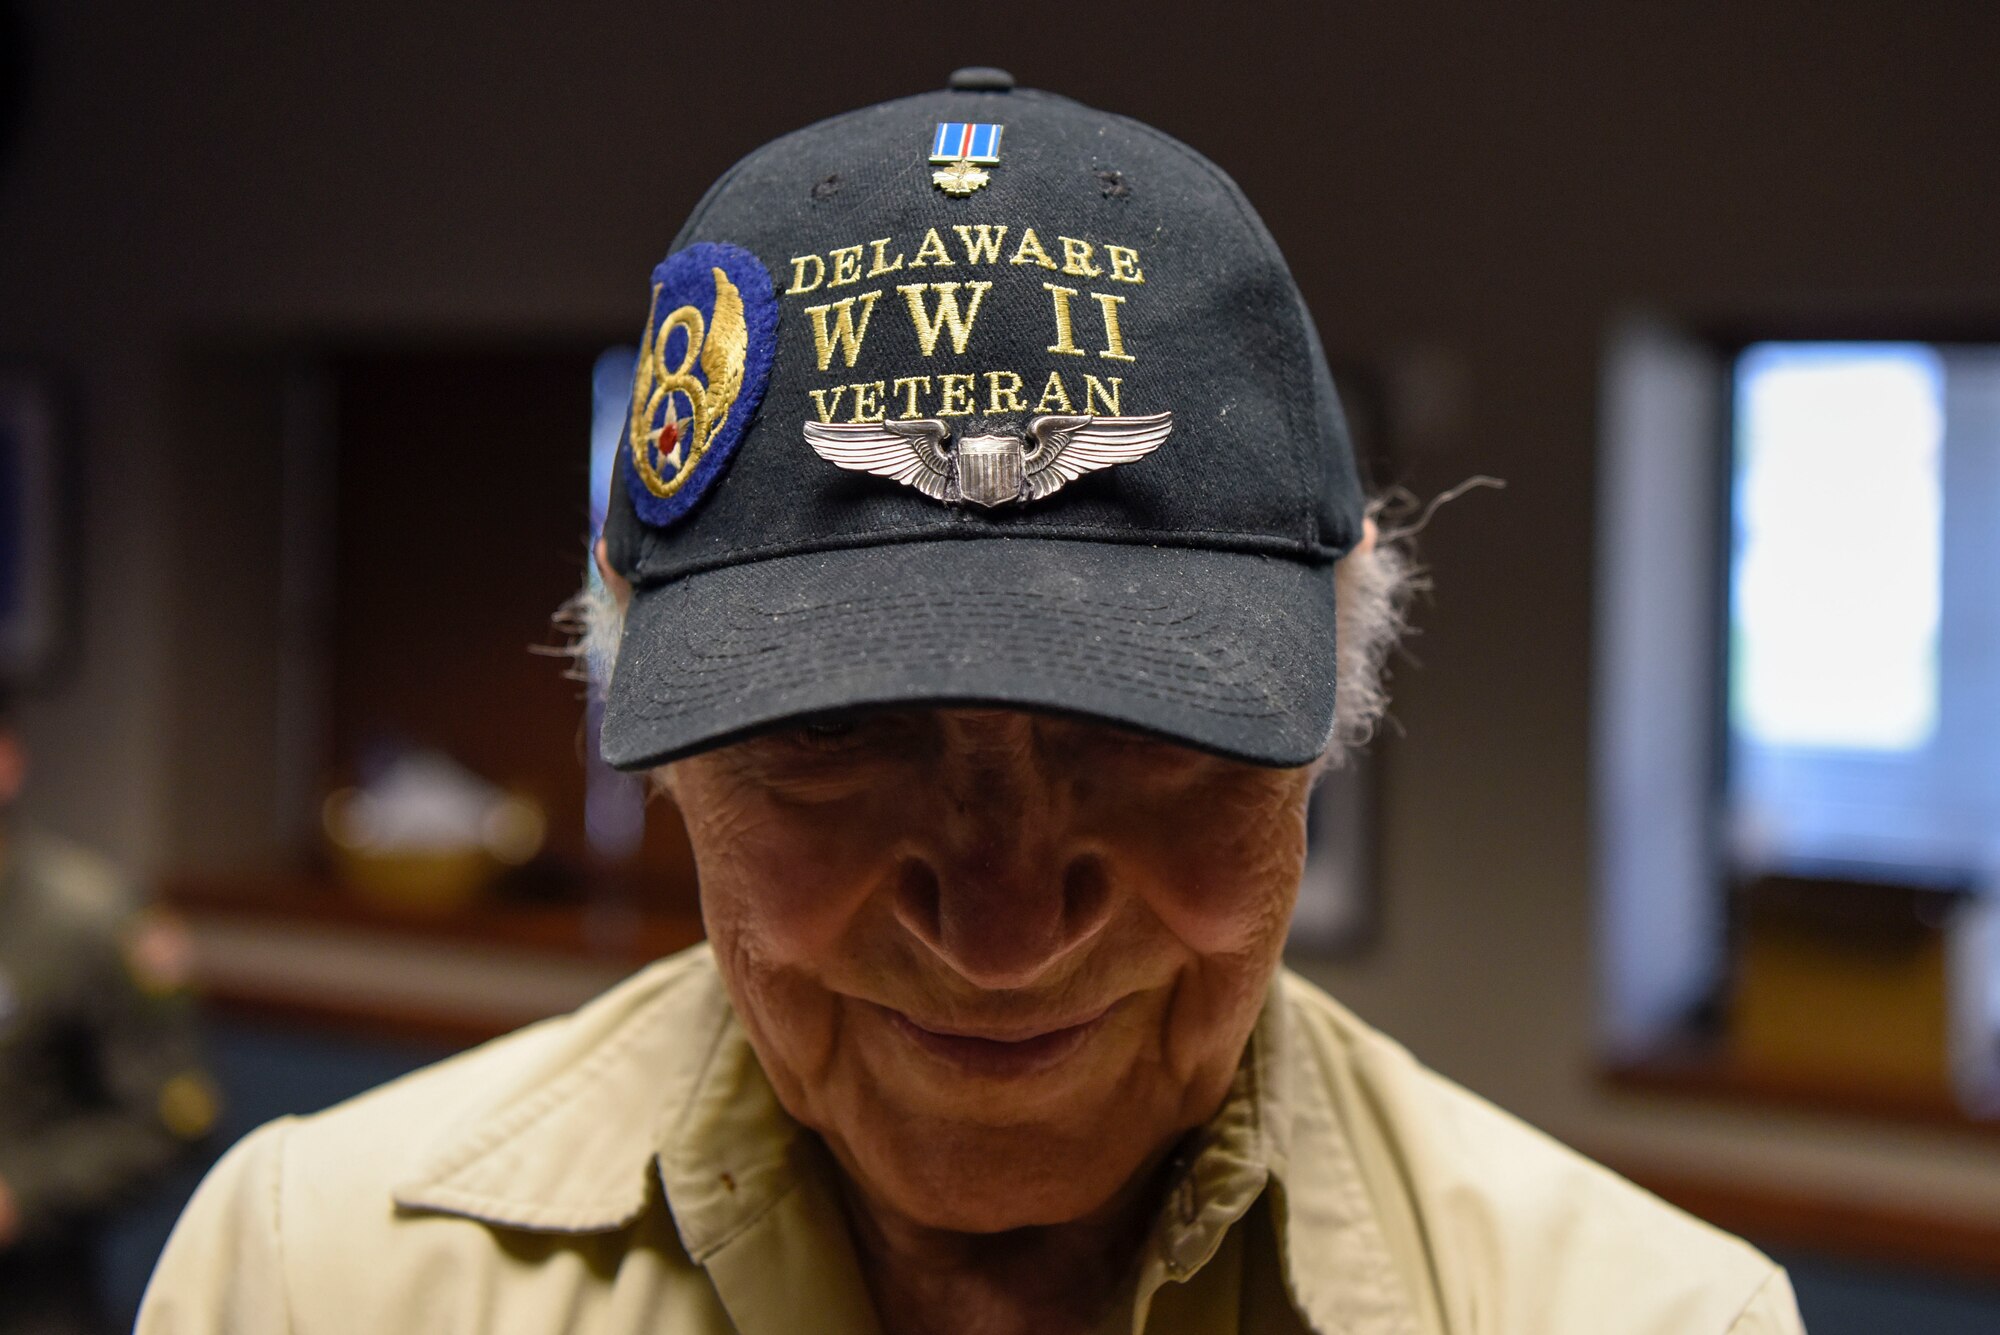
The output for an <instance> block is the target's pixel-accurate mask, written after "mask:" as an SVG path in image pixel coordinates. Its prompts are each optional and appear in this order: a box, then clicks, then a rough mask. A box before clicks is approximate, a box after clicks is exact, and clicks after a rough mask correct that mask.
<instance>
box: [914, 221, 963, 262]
mask: <svg viewBox="0 0 2000 1335" xmlns="http://www.w3.org/2000/svg"><path fill="white" fill-rule="evenodd" d="M957 263H958V261H956V260H954V259H952V257H951V252H950V251H948V250H946V249H945V248H944V238H943V237H941V236H939V235H938V229H937V228H935V227H933V228H931V230H930V231H928V232H925V233H924V244H922V245H921V246H918V247H917V257H916V258H915V259H913V260H911V261H910V267H911V268H912V269H921V268H923V267H924V266H925V265H926V264H944V265H955V264H957Z"/></svg>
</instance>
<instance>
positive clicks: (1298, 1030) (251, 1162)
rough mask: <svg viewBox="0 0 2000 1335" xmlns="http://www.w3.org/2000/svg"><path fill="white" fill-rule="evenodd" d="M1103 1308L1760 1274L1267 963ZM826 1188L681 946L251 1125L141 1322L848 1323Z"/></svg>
mask: <svg viewBox="0 0 2000 1335" xmlns="http://www.w3.org/2000/svg"><path fill="white" fill-rule="evenodd" d="M1183 1159H1184V1162H1183V1163H1182V1165H1181V1167H1180V1169H1179V1175H1178V1177H1177V1178H1176V1179H1175V1180H1174V1185H1173V1186H1172V1187H1171V1188H1170V1189H1169V1191H1168V1193H1167V1195H1166V1198H1165V1200H1164V1202H1163V1204H1162V1207H1161V1210H1160V1213H1159V1217H1158V1219H1157V1221H1156V1225H1155V1228H1154V1232H1153V1236H1152V1239H1151V1242H1150V1243H1149V1245H1148V1247H1147V1248H1146V1250H1145V1252H1144V1254H1143V1256H1142V1258H1141V1262H1140V1266H1139V1270H1138V1273H1137V1274H1136V1275H1135V1276H1134V1278H1133V1281H1132V1283H1131V1286H1130V1288H1129V1290H1128V1292H1127V1294H1126V1297H1125V1300H1124V1302H1123V1303H1122V1304H1121V1306H1120V1307H1119V1308H1118V1310H1116V1311H1114V1312H1113V1313H1111V1315H1110V1317H1109V1318H1108V1319H1107V1321H1106V1323H1105V1325H1104V1327H1103V1329H1104V1331H1105V1332H1106V1335H1111V1333H1112V1332H1125V1331H1131V1332H1145V1333H1146V1335H1191V1333H1192V1332H1197V1331H1199V1332H1204V1333H1214V1332H1220V1333H1221V1335H1228V1333H1229V1332H1237V1331H1241V1332H1245V1335H1248V1333H1250V1332H1257V1333H1258V1335H1263V1333H1264V1332H1287V1333H1288V1335H1290V1333H1294V1332H1300V1333H1302V1332H1308V1331H1310V1332H1317V1333H1318V1335H1335V1333H1336V1332H1338V1333H1339V1335H1433V1333H1436V1332H1450V1335H1502V1332H1505V1333H1507V1335H1670V1333H1671V1335H1725V1332H1728V1333H1731V1335H1782V1333H1785V1332H1798V1331H1800V1330H1801V1326H1800V1324H1799V1318H1798V1314H1797V1311H1796V1309H1795V1308H1794V1306H1793V1301H1792V1293H1791V1288H1790V1285H1789V1284H1788V1283H1787V1281H1786V1279H1785V1275H1784V1272H1783V1271H1781V1270H1779V1269H1778V1268H1777V1267H1775V1266H1774V1265H1772V1263H1771V1262H1770V1261H1768V1260H1766V1259H1765V1258H1764V1257H1763V1256H1761V1255H1759V1254H1758V1253H1757V1252H1756V1251H1754V1250H1753V1249H1751V1248H1750V1247H1749V1246H1747V1245H1745V1244H1744V1243H1742V1242H1739V1241H1737V1240H1736V1239H1734V1238H1731V1237H1729V1236H1727V1235H1725V1234H1723V1233H1720V1232H1717V1231H1716V1230H1715V1229H1712V1228H1710V1227H1708V1226H1707V1225H1706V1224H1703V1223H1700V1222H1698V1221H1697V1220H1694V1219H1692V1218H1690V1217H1688V1216H1687V1215H1684V1214H1682V1213H1680V1212H1679V1211H1677V1210H1674V1209H1672V1208H1670V1207H1669V1206H1667V1205H1664V1204H1662V1203H1661V1202H1660V1201H1658V1200H1656V1199H1654V1198H1653V1197H1651V1196H1648V1195H1646V1194H1645V1193H1644V1192H1642V1191H1640V1190H1638V1189H1637V1188H1635V1187H1633V1186H1631V1185H1630V1184H1628V1183H1626V1182H1624V1181H1623V1180H1621V1179H1619V1178H1617V1177H1615V1176H1613V1175H1612V1174H1611V1173H1609V1172H1607V1171H1605V1170H1604V1169H1602V1168H1600V1167H1598V1166H1597V1165H1595V1164H1593V1163H1590V1162H1589V1161H1587V1160H1585V1159H1582V1158H1580V1157H1578V1156H1577V1155H1576V1154H1573V1153H1572V1152H1570V1151H1569V1150H1567V1149H1565V1148H1564V1147H1563V1146H1561V1145H1558V1144H1556V1143H1555V1142H1554V1141H1552V1140H1549V1139H1548V1138H1546V1137H1544V1136H1543V1135H1541V1134H1540V1133H1539V1132H1536V1131H1534V1130H1532V1129H1531V1128H1529V1127H1527V1126H1525V1125H1523V1124H1522V1123H1520V1122H1518V1121H1515V1120H1514V1119H1513V1118H1511V1117H1509V1116H1508V1115H1507V1114H1505V1113H1503V1112H1500V1111H1498V1110H1497V1109H1495V1108H1493V1107H1492V1106H1490V1105H1489V1104H1487V1103H1485V1102H1483V1101H1481V1100H1480V1099H1478V1098H1477V1097H1475V1096H1473V1095H1471V1094H1469V1093H1467V1092H1465V1091H1464V1090H1462V1089H1460V1088H1458V1087H1457V1086H1455V1085H1452V1084H1451V1083H1449V1082H1448V1081H1446V1080H1444V1079H1442V1078H1441V1077H1439V1076H1437V1075H1435V1074H1433V1073H1432V1072H1430V1071H1427V1070H1425V1069H1424V1068H1423V1067H1422V1066H1419V1065H1418V1064H1417V1063H1416V1062H1415V1061H1414V1060H1413V1059H1412V1058H1411V1057H1410V1055H1409V1054H1408V1053H1407V1052H1405V1051H1404V1050H1403V1049H1402V1048H1400V1047H1398V1046H1397V1045H1396V1044H1394V1043H1393V1042H1391V1041H1389V1040H1388V1039H1386V1038H1384V1037H1383V1036H1381V1035H1380V1034H1378V1033H1376V1032H1375V1031H1373V1030H1371V1029H1369V1028H1368V1027H1367V1026H1365V1025H1363V1024H1362V1023H1361V1022H1360V1021H1359V1020H1357V1019H1355V1018H1354V1017H1353V1016H1352V1015H1350V1014H1348V1013H1347V1012H1346V1011H1345V1010H1343V1009H1342V1008H1341V1007H1340V1006H1339V1005H1337V1004H1336V1003H1335V1002H1334V1001H1332V1000H1331V999H1330V998H1328V997H1327V996H1326V995H1325V994H1324V993H1322V992H1320V991H1318V990H1317V989H1315V988H1314V987H1312V986H1311V985H1310V984H1308V983H1306V982H1305V981H1304V980H1302V979H1300V978H1298V977H1296V976H1294V975H1291V974H1283V975H1281V976H1280V977H1279V979H1278V980H1277V981H1276V982H1275V983H1274V984H1273V986H1272V990H1271V996H1270V1000H1269V1002H1268V1003H1267V1005H1266V1007H1265V1010H1264V1014H1263V1016H1262V1018H1261V1019H1260V1021H1259V1024H1258V1028H1257V1031H1256V1034H1255V1036H1254V1037H1253V1038H1252V1041H1251V1043H1250V1045H1249V1048H1248V1050H1247V1051H1246V1053H1245V1056H1244V1062H1243V1066H1242V1068H1241V1070H1240V1071H1239V1073H1238V1076H1237V1081H1236V1085H1235V1088H1234V1090H1233V1091H1232V1093H1231V1096H1230V1098H1229V1099H1228V1101H1227V1102H1226V1103H1225V1105H1224V1107H1223V1109H1222V1111H1221V1112H1220V1113H1219V1114H1218V1115H1217V1116H1216V1118H1215V1119H1214V1120H1213V1121H1212V1122H1211V1123H1210V1124H1209V1125H1208V1126H1207V1127H1206V1128H1204V1130H1203V1131H1202V1133H1201V1134H1200V1135H1199V1136H1198V1137H1197V1138H1196V1139H1195V1140H1194V1141H1193V1142H1192V1143H1191V1145H1190V1148H1189V1149H1188V1151H1187V1152H1186V1154H1185V1155H1184V1156H1183ZM831 1173H832V1169H831V1167H830V1163H829V1161H828V1159H827V1157H826V1154H825V1151H824V1149H823V1148H822V1147H821V1145H820V1143H819V1141H818V1140H817V1138H816V1137H813V1136H811V1135H809V1134H805V1133H802V1131H801V1129H800V1128H799V1127H798V1125H797V1124H796V1123H794V1122H793V1121H792V1120H791V1119H790V1118H789V1117H788V1116H786V1114H785V1113H784V1112H783V1110H782V1109H781V1108H780V1107H779V1106H778V1103H777V1100H776V1098H775V1097H774V1095H773V1094H772V1092H771V1087H770V1085H769V1083H768V1082H767V1080H766V1079H765V1077H764V1073H763V1070H762V1069H761V1068H760V1067H759V1065H758V1063H757V1060H756V1058H755V1056H754V1054H753V1053H752V1051H751V1049H750V1045H749V1043H748V1041H747V1040H746V1038H745V1037H744V1033H743V1029H742V1027H741V1026H740V1025H739V1024H738V1023H737V1020H736V1018H735V1016H734V1014H733V1013H732V1011H731V1009H730V1006H729V1003H728V1000H727V998H726V996H725V994H724V992H723V989H722V985H721V980H720V978H719V977H718V975H717V973H716V969H715V964H714V961H713V959H712V958H711V956H710V954H709V952H708V950H707V949H706V948H705V947H697V948H695V949H693V950H690V951H687V952H685V953H683V954H681V955H677V956H675V957H673V958H672V959H668V960H663V961H661V962H660V963H658V964H655V965H652V966H651V967H649V968H647V969H645V970H644V971H642V972H641V973H639V974H638V975H636V976H635V977H633V978H631V979H630V980H628V981H626V982H624V983H622V984H620V985H619V986H618V987H616V988H614V989H613V990H612V991H610V992H608V993H606V994H605V995H604V996H603V997H600V998H599V999H598V1000H596V1001H594V1002H592V1003H591V1004H589V1005H588V1006H585V1007H584V1008H583V1009H581V1010H579V1011H577V1012H576V1013H575V1014H573V1015H569V1016H565V1017H562V1018H559V1019H555V1020H550V1021H547V1022H545V1023H543V1024H539V1025H535V1026H533V1027H531V1028H528V1029H525V1030H522V1031H521V1032H519V1033H517V1034H513V1035H510V1036H509V1037H506V1038H503V1039H500V1040H498V1041H496V1042H493V1043H489V1044H487V1045H486V1046H484V1047H481V1048H478V1049H475V1050H473V1051H471V1052H468V1053H465V1054H463V1055H461V1056H458V1057H455V1058H453V1059H451V1060H450V1061H446V1062H443V1063H441V1064H439V1065H437V1066H434V1067H431V1068H430V1069H428V1070H425V1071H420V1072H418V1073H416V1074H414V1075H412V1076H409V1077H407V1078H405V1079H402V1080H399V1081H396V1082H395V1083H393V1084H390V1085H387V1086H384V1087H383V1088H381V1089H378V1090H376V1091H374V1092H372V1093H369V1094H366V1095H363V1096H362V1097H360V1098H358V1099H355V1100H353V1101H351V1102H349V1103H345V1104H342V1105H340V1106H339V1107H337V1108H334V1109H332V1110H330V1111H327V1112H324V1113H320V1114H318V1115H316V1116H313V1117H307V1118H287V1119H284V1120H282V1121H279V1122H274V1123H272V1124H270V1125H269V1126H266V1127H264V1128H263V1129H261V1130H259V1131H257V1132H256V1133H254V1134H253V1135H251V1136H249V1137H248V1138H246V1139H245V1140H244V1141H243V1142H242V1144H240V1145H238V1146H237V1147H236V1148H235V1149H234V1150H232V1151H231V1152H230V1154H229V1155H228V1156H227V1157H226V1158H225V1159H224V1160H223V1161H222V1162H221V1163H219V1164H218V1165H216V1168H215V1170H214V1171H213V1172H212V1173H211V1174H210V1175H209V1177H208V1180H207V1181H206V1182H205V1183H204V1184H203V1185H202V1188H201V1190H200V1192H199V1193H198V1194H197V1195H196V1197H195V1199H194V1201H193V1202H192V1203H191V1204H190V1205H189V1206H188V1209H187V1213H186V1214H185V1215H184V1216H183V1217H182V1219H181V1221H180V1224H179V1226H178V1227H177V1228H176V1229H175V1230H174V1235H173V1238H172V1240H171V1241H170V1242H169V1243H168V1245H167V1249H166V1252H165V1254H164V1255H163V1256H162V1258H161V1260H160V1265H159V1269H158V1271H157V1272H156V1273H155V1274H154V1276H153V1281H152V1285H151V1287H150V1288H149V1289H148V1291H147V1294H146V1301H145V1306H144V1308H143V1309H142V1311H141V1313H140V1317H139V1327H138V1329H139V1332H140V1335H194V1333H195V1332H223V1331H227V1332H232V1333H240V1335H281V1333H283V1332H299V1333H300V1335H330V1333H331V1332H361V1331H366V1332H368V1333H369V1335H460V1333H463V1335H472V1333H473V1332H481V1333H483V1335H546V1333H547V1332H552V1331H575V1332H591V1333H592V1335H637V1333H638V1332H642V1331H644V1332H668V1333H671V1335H722V1333H723V1332H729V1331H737V1332H741V1335H795V1333H797V1332H809V1333H810V1335H876V1331H877V1326H876V1322H875V1318H874V1316H873V1314H872V1311H871V1309H870V1306H869V1303H868V1300H867V1296H866V1291H865V1289H864V1287H863V1285H862V1281H861V1278H860V1276H859V1274H858V1272H857V1270H856V1267H855V1264H854V1258H853V1255H852V1253H851V1251H850V1250H849V1244H848V1240H847V1233H846V1228H845V1225H844V1223H843V1222H842V1218H841V1214H840V1207H839V1204H838V1196H837V1194H836V1187H835V1184H834V1182H833V1179H832V1177H831Z"/></svg>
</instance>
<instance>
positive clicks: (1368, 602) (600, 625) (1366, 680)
mask: <svg viewBox="0 0 2000 1335" xmlns="http://www.w3.org/2000/svg"><path fill="white" fill-rule="evenodd" d="M1378 508H1379V507H1376V506H1371V507H1370V510H1369V513H1370V514H1371V515H1373V514H1374V513H1376V510H1377V509H1378ZM1333 580H1334V608H1335V611H1334V704H1333V730H1332V732H1331V733H1330V734H1329V735H1328V737H1327V741H1326V751H1325V753H1324V754H1323V755H1322V756H1321V757H1320V764H1321V766H1323V767H1325V768H1330V769H1337V768H1339V767H1340V766H1341V765H1343V764H1345V763H1346V762H1347V760H1348V757H1349V756H1350V755H1351V754H1352V753H1353V752H1355V751H1356V750H1358V749H1360V748H1361V747H1364V746H1366V745H1367V744H1368V742H1369V741H1370V740H1371V739H1372V738H1373V737H1374V736H1375V729H1376V728H1377V727H1378V726H1380V724H1381V722H1382V719H1383V717H1384V716H1385V715H1386V714H1387V713H1388V709H1389V687H1388V681H1389V676H1390V672H1389V656H1390V654H1391V653H1393V652H1394V651H1395V649H1396V646H1397V645H1398V644H1400V643H1401V642H1402V639H1403V636H1404V635H1405V634H1406V633H1407V632H1408V630H1409V610H1410V602H1411V599H1412V598H1413V597H1414V596H1415V595H1416V594H1417V593H1418V592H1419V591H1420V590H1422V589H1424V588H1427V587H1428V583H1427V581H1426V580H1425V579H1424V576H1423V571H1422V569H1421V567H1419V566H1418V565H1417V564H1416V562H1415V560H1414V558H1413V557H1412V556H1411V554H1410V550H1409V541H1408V538H1407V537H1405V536H1391V537H1387V538H1380V539H1377V540H1376V541H1375V542H1374V543H1372V544H1365V545H1363V546H1362V547H1359V548H1356V549H1355V550H1354V551H1352V552H1349V553H1348V554H1347V555H1346V556H1344V557H1342V558H1341V559H1340V561H1339V562H1337V563H1336V564H1335V566H1334V568H1333ZM557 625H558V626H559V627H560V628H561V629H562V630H563V631H564V632H565V633H566V634H568V635H569V636H570V646H569V653H570V656H571V657H572V658H573V659H574V660H575V662H576V666H577V669H578V671H577V675H579V676H582V677H585V678H586V679H587V680H588V681H589V682H590V689H591V692H592V694H593V695H601V693H602V691H603V689H604V685H605V683H607V682H609V681H610V680H611V669H612V667H613V666H614V665H615V664H616V663H617V661H618V643H619V640H620V638H621V637H622V636H623V635H624V632H625V604H624V601H623V600H622V599H621V598H620V597H619V596H618V595H617V594H616V593H614V592H613V591H612V590H611V589H609V588H607V587H606V586H605V583H604V581H603V580H602V579H600V578H598V576H597V573H596V571H595V570H593V571H591V573H590V576H589V578H588V579H587V580H586V582H585V584H584V587H583V590H582V591H581V592H579V593H578V594H577V595H576V597H574V598H572V599H571V600H570V601H569V602H568V603H567V604H565V605H564V607H563V610H562V611H561V612H560V613H558V614H557Z"/></svg>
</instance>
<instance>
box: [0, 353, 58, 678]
mask: <svg viewBox="0 0 2000 1335" xmlns="http://www.w3.org/2000/svg"><path fill="white" fill-rule="evenodd" d="M57 438H58V423H57V421H56V408H55V395H54V394H53V392H52V391H51V390H50V389H49V386H48V384H47V382H46V380H45V379H44V378H43V377H41V376H39V375H37V374H36V373H33V372H30V371H25V370H17V369H11V368H0V681H6V682H18V681H20V680H22V679H23V678H26V677H29V676H31V675H33V674H34V673H36V672H37V671H39V670H40V669H41V668H42V667H43V666H44V665H45V664H46V663H47V661H48V659H49V657H50V655H51V654H52V653H53V652H54V649H55V646H56V643H57V641H58V639H59V637H60V633H61V630H62V625H61V616H62V607H61V598H60V596H59V587H60V583H61V579H60V565H59V544H60V540H61V533H60V528H61V519H62V514H61V512H62V506H61V504H60V497H61V486H60V471H61V460H60V459H59V458H58V456H57Z"/></svg>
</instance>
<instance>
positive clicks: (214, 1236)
mask: <svg viewBox="0 0 2000 1335" xmlns="http://www.w3.org/2000/svg"><path fill="white" fill-rule="evenodd" d="M290 1122H291V1119H290V1118H284V1119H281V1120H279V1121H276V1122H272V1123H269V1124H268V1125H266V1126H263V1127H261V1128H259V1129H258V1130H257V1131H255V1132H252V1133H251V1134H250V1135H248V1136H245V1137H244V1138H243V1140H242V1141H241V1142H239V1143H238V1144H237V1145H236V1147H235V1148H234V1149H232V1150H230V1151H229V1153H227V1154H225V1155H224V1156H223V1157H222V1159H221V1160H220V1161H219V1162H218V1163H217V1164H216V1165H215V1167H214V1168H212V1169H210V1170H209V1174H208V1176H207V1177H206V1178H204V1179H203V1180H202V1184H201V1186H200V1188H199V1189H198V1190H197V1191H196V1192H195V1194H194V1199H193V1200H191V1201H189V1202H188V1207H187V1209H186V1210H185V1211H183V1212H182V1214H181V1218H180V1222H179V1223H178V1224H176V1225H175V1226H174V1231H173V1235H172V1236H171V1237H170V1238H168V1239H167V1246H166V1250H165V1251H163V1252H162V1253H161V1254H160V1262H159V1264H158V1265H157V1266H156V1267H154V1270H153V1277H152V1280H151V1281H150V1282H149V1283H148V1284H147V1285H146V1296H145V1298H144V1300H143V1301H142V1302H141V1304H140V1306H139V1320H138V1323H137V1325H136V1326H135V1327H134V1335H289V1332H290V1331H291V1329H292V1322H291V1311H290V1307H289V1303H288V1301H287V1296H286V1288H287V1286H286V1277H285V1256H284V1252H285V1237H284V1233H283V1227H282V1222H281V1218H280V1215H281V1206H282V1203H283V1193H284V1170H283V1165H284V1146H285V1133H286V1131H287V1129H288V1127H289V1124H290Z"/></svg>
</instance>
